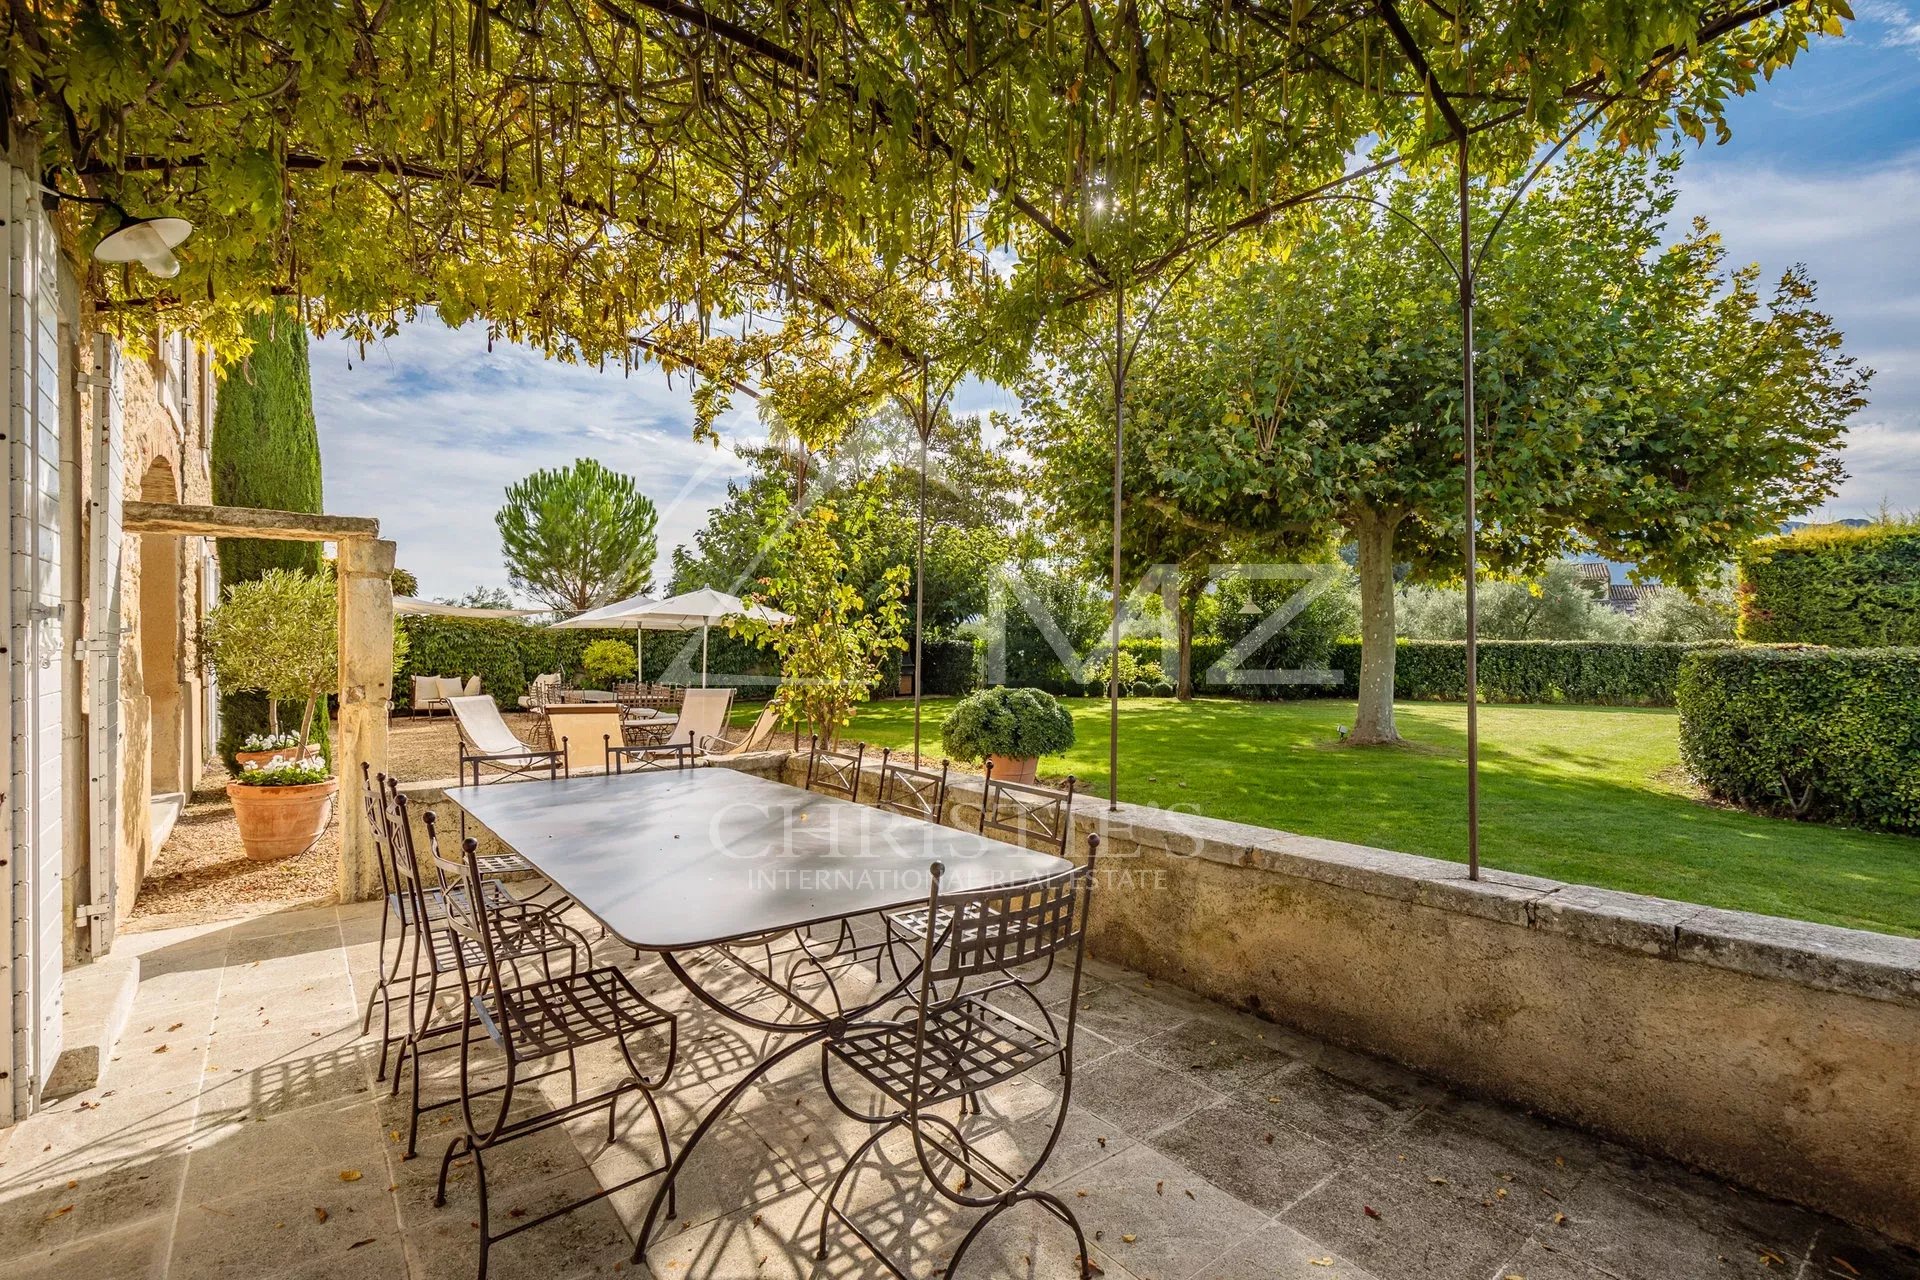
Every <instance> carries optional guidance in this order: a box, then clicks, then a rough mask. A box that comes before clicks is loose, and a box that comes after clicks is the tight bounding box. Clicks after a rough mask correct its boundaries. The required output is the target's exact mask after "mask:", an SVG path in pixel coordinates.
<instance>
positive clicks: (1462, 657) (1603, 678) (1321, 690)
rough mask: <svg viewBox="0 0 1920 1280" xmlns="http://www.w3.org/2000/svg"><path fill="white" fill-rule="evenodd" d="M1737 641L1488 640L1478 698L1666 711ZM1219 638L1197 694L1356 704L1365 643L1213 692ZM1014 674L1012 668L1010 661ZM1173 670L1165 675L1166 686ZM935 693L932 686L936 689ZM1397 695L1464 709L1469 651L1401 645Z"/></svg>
mask: <svg viewBox="0 0 1920 1280" xmlns="http://www.w3.org/2000/svg"><path fill="white" fill-rule="evenodd" d="M1730 643H1731V642H1729V641H1723V640H1707V641H1698V642H1665V641H1601V640H1593V641H1589V640H1482V641H1481V642H1480V664H1479V665H1480V697H1481V699H1482V700H1483V701H1486V702H1568V703H1580V704H1586V705H1591V706H1622V707H1670V706H1672V705H1673V698H1674V686H1675V684H1676V682H1677V681H1678V680H1679V676H1680V661H1681V659H1682V658H1684V657H1686V655H1687V654H1689V653H1692V652H1693V651H1694V650H1696V649H1719V648H1726V647H1728V645H1729V644H1730ZM1120 647H1121V648H1122V649H1123V650H1125V651H1126V652H1128V653H1131V654H1132V655H1133V656H1134V657H1135V658H1137V659H1139V660H1140V661H1142V662H1163V661H1164V659H1163V655H1162V651H1161V644H1160V640H1159V639H1158V638H1157V637H1154V636H1129V637H1128V638H1126V639H1124V640H1122V641H1121V642H1120ZM1227 649H1228V644H1227V642H1226V641H1225V640H1223V639H1221V638H1220V637H1218V636H1202V637H1195V639H1194V642H1193V682H1194V689H1195V691H1196V692H1198V693H1202V694H1206V695H1209V696H1213V697H1220V696H1225V697H1232V698H1246V699H1249V700H1268V699H1291V698H1354V697H1357V696H1358V695H1359V691H1360V642H1359V641H1358V640H1336V641H1334V642H1332V643H1331V644H1329V645H1327V646H1326V655H1325V657H1324V659H1322V660H1320V661H1315V660H1314V658H1313V657H1312V656H1311V655H1309V654H1304V653H1286V652H1280V653H1274V652H1269V651H1268V650H1266V649H1264V648H1263V649H1262V650H1261V651H1260V652H1258V653H1255V654H1254V655H1252V656H1251V657H1250V658H1249V659H1248V660H1247V661H1246V662H1245V663H1243V664H1242V666H1243V667H1245V668H1246V669H1249V670H1265V669H1269V668H1268V667H1267V666H1266V664H1267V663H1272V664H1275V665H1274V667H1273V668H1271V669H1290V668H1293V667H1296V666H1297V667H1298V668H1299V669H1301V670H1308V671H1311V670H1331V671H1335V672H1338V673H1339V675H1340V678H1339V679H1338V680H1335V681H1333V682H1331V683H1327V684H1312V683H1300V684H1216V683H1213V682H1210V681H1209V680H1208V679H1207V678H1206V672H1207V669H1208V668H1209V667H1211V666H1212V665H1213V664H1214V663H1215V662H1217V661H1219V659H1220V658H1221V656H1222V655H1224V654H1225V653H1226V651H1227ZM985 664H986V654H985V641H984V640H983V641H980V642H979V651H978V652H977V653H976V655H975V670H974V675H975V678H976V679H978V678H979V676H980V672H981V671H982V670H984V668H985ZM1008 665H1009V667H1011V666H1012V663H1011V662H1009V664H1008ZM1022 670H1023V671H1024V672H1025V673H1026V675H1027V676H1028V678H1029V681H1030V685H1031V687H1033V688H1039V689H1045V690H1047V691H1048V692H1050V693H1053V692H1058V693H1069V694H1084V693H1086V692H1087V686H1086V685H1084V684H1074V683H1072V682H1070V681H1069V680H1068V679H1067V677H1066V671H1065V670H1064V668H1062V667H1061V665H1060V663H1059V660H1058V659H1055V658H1052V656H1051V655H1050V654H1049V655H1048V658H1047V660H1046V661H1045V662H1038V661H1030V662H1028V663H1027V664H1025V665H1024V666H1023V668H1022ZM1173 674H1174V673H1173V672H1171V671H1169V672H1168V673H1167V675H1168V678H1169V680H1171V678H1172V676H1173ZM930 689H931V686H930ZM1393 696H1394V697H1396V698H1399V699H1401V700H1403V701H1408V702H1463V701H1465V700H1466V696H1467V646H1466V644H1465V642H1464V641H1459V640H1402V641H1400V642H1399V645H1398V655H1397V657H1396V660H1395V662H1394V680H1393Z"/></svg>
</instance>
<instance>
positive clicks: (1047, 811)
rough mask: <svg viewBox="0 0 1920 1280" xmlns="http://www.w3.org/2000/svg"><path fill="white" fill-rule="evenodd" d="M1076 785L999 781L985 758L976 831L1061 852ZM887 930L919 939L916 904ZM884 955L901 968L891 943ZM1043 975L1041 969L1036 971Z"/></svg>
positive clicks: (922, 933) (921, 916) (922, 919)
mask: <svg viewBox="0 0 1920 1280" xmlns="http://www.w3.org/2000/svg"><path fill="white" fill-rule="evenodd" d="M1078 785H1079V779H1077V778H1072V777H1069V778H1068V779H1067V785H1066V786H1065V787H1062V788H1054V787H1042V786H1036V785H1034V784H1033V783H1030V782H1005V781H1001V780H998V779H996V778H995V777H994V776H993V761H991V760H989V761H987V777H986V784H985V788H984V789H983V791H982V793H981V796H980V826H979V830H980V834H981V835H983V836H993V837H994V838H996V839H999V840H1006V841H1008V842H1009V843H1012V844H1020V845H1026V846H1027V847H1029V848H1034V849H1037V850H1038V851H1039V852H1042V853H1051V854H1055V855H1058V856H1059V857H1062V858H1064V857H1066V856H1067V840H1068V838H1069V836H1070V835H1071V834H1072V830H1073V793H1074V789H1075V787H1077V786H1078ZM946 923H947V922H945V921H941V922H939V925H940V928H942V929H944V928H945V927H946ZM887 930H888V932H889V934H890V935H891V939H892V941H893V942H905V943H919V942H921V941H923V940H924V939H925V937H926V930H927V917H926V914H925V912H923V911H921V910H919V909H918V908H916V909H915V910H912V911H896V912H894V913H893V914H891V915H889V916H888V917H887ZM887 957H888V960H889V961H890V962H891V963H892V964H893V967H894V971H895V972H896V973H898V972H900V960H899V956H898V955H897V954H895V951H894V948H893V947H892V946H889V947H888V950H887ZM1045 977H1046V974H1044V973H1043V974H1041V975H1040V978H1045ZM1038 980H1039V979H1036V981H1038ZM1043 1014H1044V1011H1043Z"/></svg>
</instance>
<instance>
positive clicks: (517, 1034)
mask: <svg viewBox="0 0 1920 1280" xmlns="http://www.w3.org/2000/svg"><path fill="white" fill-rule="evenodd" d="M475 848H476V845H475V843H474V841H472V840H471V839H469V840H466V841H464V842H463V843H462V845H461V856H460V857H459V858H458V859H451V858H445V857H442V856H441V854H440V850H439V848H438V846H437V845H436V846H435V848H434V850H433V863H434V868H435V870H436V872H437V873H438V875H439V877H440V884H441V888H442V891H443V892H444V893H445V895H446V898H447V902H448V903H449V905H450V907H451V910H450V911H449V913H448V916H447V924H448V932H449V933H450V934H451V935H452V936H453V937H454V938H455V939H456V940H457V945H456V946H454V947H453V948H452V949H451V950H452V953H453V955H454V956H455V958H456V964H455V968H456V971H457V973H458V974H459V978H460V996H461V1004H462V1007H463V1008H464V1009H467V1010H469V1011H470V1016H468V1017H466V1018H463V1019H462V1020H461V1022H460V1041H459V1048H460V1096H459V1099H458V1101H459V1103H460V1112H461V1116H462V1118H463V1119H464V1121H465V1132H464V1133H461V1134H459V1135H457V1136H456V1137H455V1138H454V1139H453V1140H452V1141H451V1142H449V1143H448V1144H447V1152H446V1155H444V1156H443V1157H441V1160H440V1181H439V1185H438V1188H437V1190H436V1192H435V1195H434V1201H433V1203H434V1206H435V1207H436V1208H439V1207H443V1206H445V1204H446V1203H447V1172H448V1170H449V1169H451V1168H452V1167H453V1162H454V1161H455V1160H456V1159H460V1158H462V1157H466V1156H471V1157H472V1158H473V1164H474V1175H475V1177H474V1181H475V1184H476V1186H477V1188H478V1194H479V1201H480V1204H479V1212H480V1219H479V1227H480V1272H479V1280H486V1275H487V1256H488V1253H489V1252H490V1251H491V1249H492V1247H493V1246H494V1245H495V1244H497V1243H499V1242H500V1241H501V1240H504V1239H506V1238H507V1237H509V1236H514V1235H518V1234H519V1233H520V1232H522V1231H526V1230H529V1229H531V1228H533V1227H537V1226H539V1225H540V1224H541V1223H544V1222H547V1221H550V1220H551V1219H553V1218H557V1217H559V1216H560V1215H561V1214H563V1213H570V1212H572V1211H573V1210H574V1209H578V1208H581V1207H583V1206H585V1205H588V1204H592V1203H593V1202H594V1201H596V1200H602V1199H605V1198H606V1197H607V1196H610V1195H613V1194H615V1193H617V1192H620V1191H624V1190H626V1189H627V1188H628V1187H631V1186H634V1185H636V1184H637V1183H640V1182H644V1181H645V1180H647V1179H648V1178H652V1177H656V1176H662V1175H664V1174H665V1173H666V1171H667V1169H668V1167H669V1166H670V1165H671V1164H672V1163H673V1150H672V1147H671V1145H670V1144H669V1143H668V1140H667V1124H666V1119H665V1117H664V1116H662V1115H661V1112H660V1104H659V1103H658V1102H656V1101H655V1100H654V1096H653V1095H654V1092H655V1091H656V1090H657V1089H659V1088H660V1086H661V1085H662V1084H663V1083H664V1082H665V1081H666V1079H667V1078H668V1077H669V1076H670V1075H671V1074H672V1072H673V1063H674V1057H675V1054H676V1052H677V1050H678V1043H679V1041H678V1027H677V1025H676V1023H675V1020H674V1016H673V1015H672V1014H671V1013H668V1012H667V1011H666V1010H664V1009H662V1008H660V1007H659V1006H657V1005H655V1004H653V1003H651V1002H650V1001H648V1000H647V998H646V997H645V996H642V995H641V994H640V992H639V991H638V990H636V989H635V988H634V985H633V983H632V982H631V981H629V980H628V978H627V976H626V975H625V974H623V973H621V972H620V970H618V969H616V968H614V967H613V966H611V965H603V966H601V967H598V968H593V969H584V970H576V971H575V972H573V973H571V974H568V975H566V976H565V977H559V978H555V977H547V978H545V979H542V980H540V981H536V982H530V983H526V984H520V983H518V982H516V981H514V980H513V978H512V976H511V975H512V970H511V968H510V965H509V963H508V962H509V961H510V960H511V947H512V939H513V938H514V936H515V930H516V928H517V926H516V925H515V923H514V922H513V921H511V920H509V919H505V918H502V917H501V916H500V915H499V913H498V912H496V911H495V910H493V909H492V908H490V907H488V906H487V905H486V899H485V897H484V896H483V895H482V894H480V893H479V892H477V890H478V887H479V885H480V883H481V873H480V867H479V861H478V859H477V857H476V856H475ZM662 1033H664V1035H665V1037H666V1049H665V1054H664V1058H663V1060H662V1061H661V1062H660V1063H659V1064H658V1065H659V1071H658V1073H657V1074H654V1075H648V1074H647V1073H646V1072H644V1071H642V1070H641V1069H640V1064H639V1062H638V1061H637V1060H636V1058H635V1046H634V1044H633V1038H634V1037H636V1036H648V1035H658V1034H662ZM607 1041H613V1042H614V1043H615V1044H616V1045H617V1046H618V1047H619V1050H620V1056H621V1058H622V1060H623V1061H624V1062H625V1064H626V1068H627V1074H626V1075H625V1076H624V1077H622V1078H621V1079H620V1080H619V1081H618V1082H616V1083H615V1084H614V1086H613V1087H612V1088H610V1089H606V1090H603V1091H601V1092H599V1093H596V1094H594V1095H593V1096H591V1097H586V1098H583V1097H581V1096H580V1084H579V1078H578V1074H577V1072H576V1071H575V1067H574V1062H575V1055H576V1054H577V1052H578V1051H579V1050H581V1049H584V1048H587V1047H588V1046H590V1045H596V1044H602V1043H605V1042H607ZM483 1043H490V1044H491V1045H492V1046H493V1048H494V1049H496V1050H498V1051H499V1053H500V1055H501V1057H502V1058H503V1059H504V1064H503V1065H504V1080H503V1081H502V1082H501V1083H499V1084H496V1085H482V1084H479V1083H478V1082H476V1081H475V1079H474V1076H473V1066H474V1063H473V1055H474V1049H475V1048H476V1047H477V1046H478V1045H479V1044H483ZM559 1059H564V1063H563V1064H562V1065H558V1066H543V1064H547V1063H552V1062H554V1061H556V1060H559ZM528 1067H540V1068H541V1069H539V1070H537V1071H535V1072H533V1073H532V1074H529V1075H524V1076H523V1075H522V1072H523V1071H524V1070H525V1069H526V1068H528ZM560 1072H566V1073H567V1075H568V1077H569V1085H570V1096H571V1098H572V1101H570V1102H568V1103H566V1104H565V1105H563V1106H558V1107H554V1108H552V1109H551V1110H545V1111H540V1112H537V1113H533V1114H528V1113H527V1112H526V1111H524V1110H522V1111H521V1113H520V1114H518V1115H515V1114H514V1098H515V1094H516V1092H517V1091H518V1090H519V1088H520V1086H522V1085H525V1084H529V1083H532V1082H533V1081H535V1080H539V1079H542V1078H544V1077H546V1076H550V1075H556V1074H559V1073H560ZM629 1093H638V1094H639V1095H640V1097H641V1098H643V1099H644V1100H645V1101H646V1104H647V1110H648V1112H649V1113H650V1114H651V1115H652V1117H653V1124H654V1128H655V1130H656V1131H657V1132H658V1134H659V1138H660V1157H661V1159H660V1164H659V1166H658V1167H657V1168H651V1169H648V1170H646V1171H645V1172H643V1173H640V1174H638V1175H636V1176H635V1177H632V1178H629V1179H627V1180H626V1181H624V1182H620V1183H617V1184H615V1185H613V1186H607V1187H602V1188H600V1189H599V1190H597V1191H596V1192H594V1194H592V1195H590V1196H584V1197H582V1198H581V1199H579V1200H575V1201H572V1202H570V1203H568V1204H565V1205H562V1206H560V1207H559V1208H557V1209H552V1210H549V1211H548V1212H546V1213H543V1214H541V1215H540V1216H538V1217H536V1218H527V1219H523V1220H516V1221H515V1222H514V1224H513V1225H512V1226H510V1227H508V1228H507V1229H506V1230H505V1231H501V1232H498V1233H496V1232H495V1231H494V1230H493V1224H492V1222H491V1220H490V1218H489V1217H488V1211H487V1168H486V1155H487V1153H489V1152H491V1151H493V1150H495V1149H496V1148H498V1147H500V1146H502V1145H504V1144H506V1143H508V1142H511V1141H513V1140H514V1139H516V1138H524V1137H527V1136H528V1135H530V1134H535V1133H540V1132H544V1131H545V1130H547V1129H551V1128H553V1127H554V1126H556V1125H560V1124H564V1123H565V1122H567V1121H569V1120H573V1119H575V1118H577V1117H579V1116H582V1115H585V1114H587V1113H588V1112H592V1111H597V1110H598V1109H600V1108H601V1107H605V1108H606V1111H607V1142H608V1144H609V1145H611V1144H612V1143H613V1142H614V1141H615V1138H616V1136H617V1135H616V1122H617V1120H618V1104H619V1101H620V1099H621V1098H622V1097H624V1096H625V1095H627V1094H629ZM489 1099H491V1100H492V1102H491V1111H492V1114H491V1115H490V1116H489V1115H488V1114H487V1110H488V1100H489ZM673 1212H674V1205H673V1191H672V1188H671V1187H669V1188H668V1192H667V1214H668V1216H672V1214H673Z"/></svg>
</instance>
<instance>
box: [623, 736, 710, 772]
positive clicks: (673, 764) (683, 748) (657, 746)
mask: <svg viewBox="0 0 1920 1280" xmlns="http://www.w3.org/2000/svg"><path fill="white" fill-rule="evenodd" d="M603 742H604V743H605V744H606V751H607V769H608V771H609V772H612V773H615V774H622V773H659V772H661V771H662V770H672V771H674V772H678V771H680V770H682V769H691V768H693V766H694V764H695V763H697V762H696V761H695V759H694V748H693V744H692V743H691V742H650V743H640V744H632V743H625V742H615V741H614V740H613V737H612V735H611V734H609V735H607V736H606V737H605V738H604V739H603Z"/></svg>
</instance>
